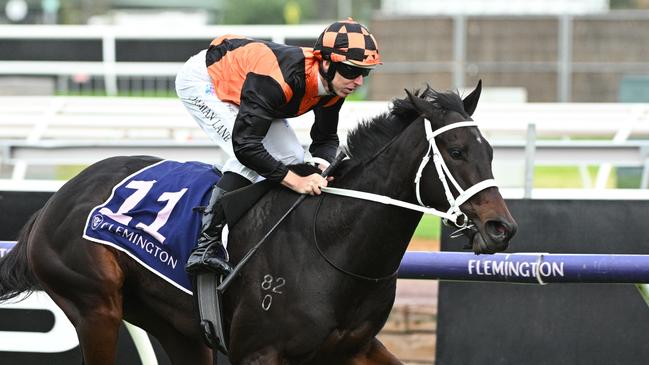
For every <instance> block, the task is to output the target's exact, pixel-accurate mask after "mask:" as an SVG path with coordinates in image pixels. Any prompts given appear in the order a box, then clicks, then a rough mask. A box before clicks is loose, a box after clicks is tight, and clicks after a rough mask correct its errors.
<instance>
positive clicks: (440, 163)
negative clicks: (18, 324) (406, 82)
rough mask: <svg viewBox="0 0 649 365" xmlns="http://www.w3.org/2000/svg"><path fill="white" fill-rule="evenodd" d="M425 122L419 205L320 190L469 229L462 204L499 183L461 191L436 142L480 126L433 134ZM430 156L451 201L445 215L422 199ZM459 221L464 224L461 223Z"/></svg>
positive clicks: (417, 181) (463, 124) (458, 125)
mask: <svg viewBox="0 0 649 365" xmlns="http://www.w3.org/2000/svg"><path fill="white" fill-rule="evenodd" d="M423 121H424V129H425V131H426V140H427V141H428V151H426V154H425V155H424V157H423V158H422V160H421V164H420V165H419V169H418V170H417V174H416V175H415V180H414V182H415V192H416V194H417V201H418V202H419V204H420V205H416V204H412V203H408V202H404V201H401V200H397V199H393V198H390V197H388V196H384V195H379V194H373V193H368V192H364V191H358V190H352V189H342V188H330V187H323V188H321V190H322V191H324V192H325V193H329V194H334V195H342V196H346V197H351V198H356V199H363V200H369V201H373V202H376V203H381V204H386V205H395V206H398V207H402V208H406V209H410V210H415V211H418V212H422V213H425V214H432V215H436V216H438V217H441V218H442V219H443V220H444V223H445V224H448V222H449V221H450V222H452V223H453V224H454V225H455V226H456V227H458V228H461V229H464V228H466V227H467V224H468V222H469V219H468V217H467V216H466V214H464V213H463V212H462V211H461V210H460V205H462V204H464V203H465V202H466V201H467V200H469V199H470V198H471V197H472V196H474V195H475V194H477V193H479V192H480V191H482V190H484V189H487V188H490V187H494V186H496V187H497V186H498V185H497V183H496V180H494V179H486V180H483V181H481V182H479V183H477V184H474V185H473V186H471V187H470V188H468V189H466V190H464V189H462V188H461V187H460V185H459V184H458V182H457V181H456V180H455V178H453V175H452V174H451V171H450V170H449V168H448V166H446V163H445V162H444V159H443V158H442V154H441V152H440V151H439V148H438V147H437V143H435V137H437V136H439V135H440V134H442V133H444V132H447V131H449V130H452V129H455V128H463V127H477V126H478V123H476V122H474V121H462V122H456V123H453V124H449V125H446V126H444V127H441V128H439V129H437V130H435V131H433V129H432V127H431V123H430V121H429V120H428V119H426V118H423ZM431 154H432V158H433V163H434V164H435V170H436V171H437V175H438V177H439V179H440V181H441V182H442V185H443V186H444V193H445V194H446V200H447V201H448V203H449V206H450V208H449V209H448V211H446V212H442V211H439V210H437V209H435V208H431V207H428V206H426V205H425V204H424V203H423V202H422V200H421V193H420V191H421V175H422V172H423V170H424V168H425V167H426V165H427V164H428V162H430V158H431ZM449 181H450V182H451V184H452V185H453V187H454V188H455V189H456V190H457V191H458V193H459V195H458V196H457V198H456V197H454V196H453V192H452V191H451V189H450V187H449ZM460 220H461V222H459V221H460Z"/></svg>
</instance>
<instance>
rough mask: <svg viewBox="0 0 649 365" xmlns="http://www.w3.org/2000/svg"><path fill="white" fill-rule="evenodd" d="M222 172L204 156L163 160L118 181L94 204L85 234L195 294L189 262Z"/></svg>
mask: <svg viewBox="0 0 649 365" xmlns="http://www.w3.org/2000/svg"><path fill="white" fill-rule="evenodd" d="M220 176H221V175H220V172H219V171H218V170H216V169H215V168H214V167H213V166H211V165H208V164H204V163H201V162H193V161H192V162H177V161H170V160H163V161H160V162H158V163H155V164H153V165H150V166H147V167H145V168H143V169H141V170H139V171H137V172H135V173H133V174H132V175H130V176H128V177H126V178H125V179H124V180H122V181H121V182H120V183H119V184H117V185H116V186H115V187H114V188H113V191H112V194H111V195H110V197H109V198H108V200H106V201H105V202H104V203H103V204H101V205H98V206H96V207H95V208H94V209H92V210H91V212H90V214H89V215H88V219H87V220H86V225H85V228H84V232H83V237H84V238H85V239H87V240H90V241H93V242H97V243H101V244H104V245H108V246H111V247H114V248H116V249H118V250H120V251H123V252H125V253H126V254H128V255H129V256H131V257H132V258H133V259H134V260H135V261H137V262H139V263H140V264H141V265H143V266H144V267H146V268H147V269H149V270H150V271H152V272H153V273H155V274H156V275H158V276H160V277H161V278H163V279H164V280H166V281H168V282H169V283H171V284H172V285H174V286H176V287H177V288H178V289H180V290H182V291H184V292H186V293H188V294H192V285H191V281H190V279H189V276H188V275H187V273H186V272H185V263H186V262H187V259H188V258H189V254H190V252H191V250H192V248H193V247H194V246H195V244H196V240H197V239H198V235H199V233H200V228H201V212H199V211H197V210H195V209H194V208H195V207H198V206H205V205H207V204H208V202H209V198H210V194H211V189H212V185H214V184H215V183H217V182H218V181H219V179H220Z"/></svg>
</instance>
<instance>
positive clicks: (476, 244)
mask: <svg viewBox="0 0 649 365" xmlns="http://www.w3.org/2000/svg"><path fill="white" fill-rule="evenodd" d="M517 229H518V226H517V225H516V222H513V221H512V222H508V221H505V220H500V219H492V220H489V221H487V222H485V223H484V224H483V225H482V226H481V227H480V228H478V227H476V226H474V227H473V229H471V230H470V231H468V232H467V236H468V237H469V244H468V246H469V247H468V248H471V249H472V250H473V252H475V253H476V254H478V255H479V254H493V253H496V252H501V251H504V250H506V249H507V246H509V241H510V240H511V238H512V237H513V236H514V234H516V230H517Z"/></svg>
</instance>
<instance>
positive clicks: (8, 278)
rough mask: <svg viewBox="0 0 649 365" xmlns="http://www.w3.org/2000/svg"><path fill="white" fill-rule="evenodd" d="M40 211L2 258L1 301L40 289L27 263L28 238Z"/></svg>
mask: <svg viewBox="0 0 649 365" xmlns="http://www.w3.org/2000/svg"><path fill="white" fill-rule="evenodd" d="M39 212H40V211H39ZM39 212H36V213H34V215H32V217H31V218H30V219H29V221H28V222H27V224H26V225H25V226H24V227H23V228H22V230H21V231H20V234H19V235H18V243H16V246H14V248H13V249H12V250H11V251H10V252H9V253H8V254H7V255H5V256H4V257H3V258H2V259H0V302H2V301H5V300H8V299H11V298H14V297H16V296H18V295H19V294H20V293H22V292H32V291H34V290H36V289H38V284H37V281H36V278H35V277H34V274H33V273H32V271H31V269H30V268H29V265H28V264H27V238H28V237H29V233H30V232H31V230H32V227H33V226H34V222H35V221H36V218H37V217H38V214H39Z"/></svg>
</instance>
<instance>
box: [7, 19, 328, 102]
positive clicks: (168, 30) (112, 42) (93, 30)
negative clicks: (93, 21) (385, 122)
mask: <svg viewBox="0 0 649 365" xmlns="http://www.w3.org/2000/svg"><path fill="white" fill-rule="evenodd" d="M325 27H326V24H321V25H318V24H313V25H245V26H244V25H228V26H200V27H196V26H191V25H190V26H188V27H183V28H176V27H156V28H148V27H134V26H110V25H90V26H88V25H51V26H48V25H37V26H35V25H0V39H85V40H88V39H91V40H92V39H95V40H98V41H101V57H102V59H101V61H96V62H69V61H28V60H20V61H0V75H16V74H27V75H53V74H54V75H75V74H88V75H94V76H103V77H104V80H105V87H106V93H107V94H108V95H117V77H118V76H122V75H125V76H173V75H175V74H176V73H177V71H178V69H179V68H180V66H181V65H182V63H178V62H118V61H117V56H116V42H117V41H118V40H132V39H141V40H161V39H168V40H173V39H185V40H191V39H204V40H205V47H207V46H208V45H209V41H210V40H212V39H213V38H216V37H218V36H220V35H223V34H228V33H232V34H240V35H244V36H248V37H252V38H262V39H270V40H272V41H274V42H277V43H286V40H287V39H290V38H295V39H305V38H306V39H313V40H315V39H316V38H317V37H318V35H319V34H320V32H322V30H323V29H324V28H325ZM198 51H199V49H197V50H196V52H198Z"/></svg>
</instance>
